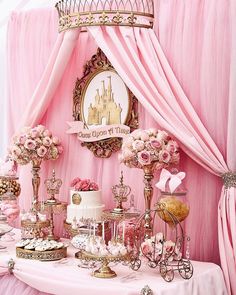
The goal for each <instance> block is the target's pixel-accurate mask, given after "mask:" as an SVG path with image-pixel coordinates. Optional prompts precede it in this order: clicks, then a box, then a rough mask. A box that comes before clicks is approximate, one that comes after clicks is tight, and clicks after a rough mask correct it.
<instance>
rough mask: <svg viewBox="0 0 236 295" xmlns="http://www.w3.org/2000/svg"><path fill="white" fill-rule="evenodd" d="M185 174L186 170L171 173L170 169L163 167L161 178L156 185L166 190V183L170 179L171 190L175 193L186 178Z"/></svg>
mask: <svg viewBox="0 0 236 295" xmlns="http://www.w3.org/2000/svg"><path fill="white" fill-rule="evenodd" d="M185 175H186V173H185V172H179V173H177V174H171V173H170V172H169V171H168V170H166V169H162V171H161V175H160V179H159V181H158V182H157V183H156V187H157V188H159V189H160V190H161V191H163V192H164V191H165V189H166V183H167V181H168V180H169V188H170V192H171V193H173V192H174V190H175V189H176V188H177V187H178V186H179V185H180V184H181V183H182V180H183V179H184V178H185Z"/></svg>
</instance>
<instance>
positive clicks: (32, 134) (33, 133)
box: [30, 128, 39, 138]
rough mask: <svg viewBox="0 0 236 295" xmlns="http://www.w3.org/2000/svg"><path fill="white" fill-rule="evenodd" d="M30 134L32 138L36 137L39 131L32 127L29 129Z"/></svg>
mask: <svg viewBox="0 0 236 295" xmlns="http://www.w3.org/2000/svg"><path fill="white" fill-rule="evenodd" d="M30 136H31V137H32V138H36V137H38V136H39V132H38V130H37V128H33V129H32V130H31V132H30Z"/></svg>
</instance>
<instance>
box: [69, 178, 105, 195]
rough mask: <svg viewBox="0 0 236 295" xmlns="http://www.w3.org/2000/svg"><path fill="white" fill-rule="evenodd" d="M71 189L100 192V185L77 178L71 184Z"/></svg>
mask: <svg viewBox="0 0 236 295" xmlns="http://www.w3.org/2000/svg"><path fill="white" fill-rule="evenodd" d="M70 186H71V188H72V189H74V190H76V191H85V192H86V191H98V190H99V188H98V185H97V184H96V183H95V182H93V181H91V180H89V179H80V178H79V177H76V178H75V179H73V180H72V182H71V184H70Z"/></svg>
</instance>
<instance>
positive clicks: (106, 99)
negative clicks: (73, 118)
mask: <svg viewBox="0 0 236 295" xmlns="http://www.w3.org/2000/svg"><path fill="white" fill-rule="evenodd" d="M107 78H108V86H107V88H106V85H105V81H104V80H103V81H101V83H102V93H101V94H100V92H99V89H97V94H96V96H95V101H94V104H92V103H91V104H90V106H89V108H88V120H87V125H111V124H121V112H122V108H121V106H120V104H117V103H116V102H115V100H114V93H113V91H112V82H111V76H108V77H107Z"/></svg>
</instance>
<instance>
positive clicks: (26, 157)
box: [9, 125, 63, 165]
mask: <svg viewBox="0 0 236 295" xmlns="http://www.w3.org/2000/svg"><path fill="white" fill-rule="evenodd" d="M62 152H63V148H62V146H61V144H60V141H59V139H58V138H57V137H54V136H52V133H51V132H50V131H49V130H47V129H46V127H44V126H43V125H38V126H36V127H34V128H30V127H25V128H24V129H23V130H22V132H20V134H19V135H17V136H15V137H14V138H13V144H12V146H10V148H9V157H10V158H11V159H13V160H14V161H16V162H17V163H18V164H21V165H26V164H28V163H29V162H31V161H34V160H38V161H41V160H55V159H57V158H58V157H59V155H60V154H61V153H62Z"/></svg>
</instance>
